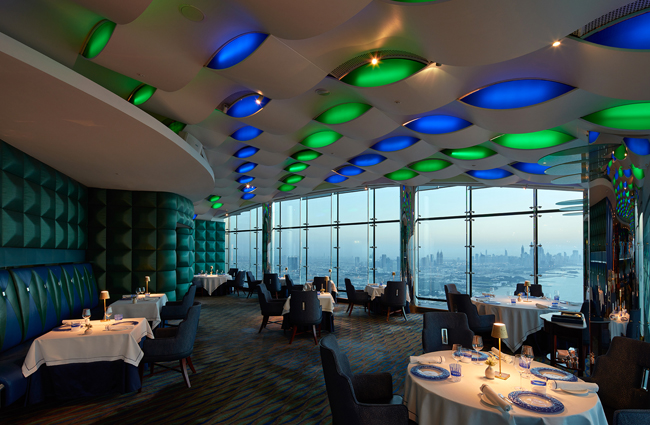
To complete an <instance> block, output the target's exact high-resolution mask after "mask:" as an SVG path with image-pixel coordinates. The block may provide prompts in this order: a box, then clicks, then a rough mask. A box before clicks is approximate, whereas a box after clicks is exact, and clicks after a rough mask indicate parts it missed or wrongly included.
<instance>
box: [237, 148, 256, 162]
mask: <svg viewBox="0 0 650 425" xmlns="http://www.w3.org/2000/svg"><path fill="white" fill-rule="evenodd" d="M259 150H260V148H256V147H255V146H244V147H243V148H241V149H240V150H238V151H237V152H235V154H234V155H233V156H234V157H235V158H241V159H243V158H248V157H249V156H253V155H255V154H256V153H257V152H258V151H259Z"/></svg>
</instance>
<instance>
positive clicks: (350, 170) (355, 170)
mask: <svg viewBox="0 0 650 425" xmlns="http://www.w3.org/2000/svg"><path fill="white" fill-rule="evenodd" d="M332 171H334V172H335V173H337V174H340V175H342V176H346V177H351V176H358V175H359V174H361V173H365V172H366V170H364V169H361V168H359V167H355V166H354V165H344V166H343V167H340V168H338V169H336V170H332Z"/></svg>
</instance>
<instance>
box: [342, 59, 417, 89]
mask: <svg viewBox="0 0 650 425" xmlns="http://www.w3.org/2000/svg"><path fill="white" fill-rule="evenodd" d="M425 66H426V64H425V63H422V62H418V61H414V60H412V59H400V58H392V59H383V60H382V59H381V58H372V59H368V63H367V64H365V65H361V66H360V67H358V68H356V69H353V70H352V71H350V72H348V74H347V75H345V76H344V77H343V78H341V81H343V82H344V83H347V84H350V85H352V86H357V87H378V86H385V85H387V84H391V83H395V82H397V81H400V80H403V79H405V78H407V77H410V76H411V75H413V74H415V73H417V72H418V71H420V70H421V69H422V68H424V67H425Z"/></svg>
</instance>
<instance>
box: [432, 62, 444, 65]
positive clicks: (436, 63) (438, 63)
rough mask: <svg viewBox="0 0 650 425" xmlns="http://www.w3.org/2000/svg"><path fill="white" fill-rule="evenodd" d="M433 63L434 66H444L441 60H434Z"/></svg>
mask: <svg viewBox="0 0 650 425" xmlns="http://www.w3.org/2000/svg"><path fill="white" fill-rule="evenodd" d="M433 65H434V66H442V64H441V63H440V62H434V63H433Z"/></svg>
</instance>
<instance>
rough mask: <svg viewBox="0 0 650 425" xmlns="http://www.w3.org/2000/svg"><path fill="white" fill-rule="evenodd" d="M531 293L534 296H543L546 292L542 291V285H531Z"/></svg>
mask: <svg viewBox="0 0 650 425" xmlns="http://www.w3.org/2000/svg"><path fill="white" fill-rule="evenodd" d="M530 295H532V296H533V297H543V296H544V292H543V291H542V285H540V284H537V285H530Z"/></svg>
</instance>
